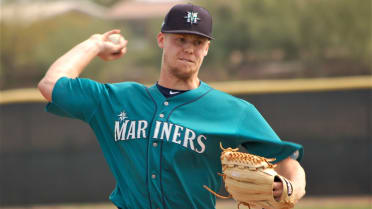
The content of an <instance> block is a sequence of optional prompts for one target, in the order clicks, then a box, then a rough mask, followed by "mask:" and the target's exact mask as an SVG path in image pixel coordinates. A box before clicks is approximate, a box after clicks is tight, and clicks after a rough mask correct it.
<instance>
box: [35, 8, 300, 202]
mask: <svg viewBox="0 0 372 209" xmlns="http://www.w3.org/2000/svg"><path fill="white" fill-rule="evenodd" d="M211 32H212V18H211V16H210V15H209V13H208V12H207V11H206V10H205V9H203V8H201V7H198V6H195V5H191V4H181V5H176V6H175V7H173V8H172V9H171V10H170V11H169V12H168V14H167V15H166V17H165V20H164V23H163V26H162V29H161V32H160V33H159V34H158V36H157V42H158V46H159V47H160V48H161V49H162V50H163V56H162V62H161V71H160V77H159V80H158V82H157V83H156V84H155V85H154V86H151V87H149V88H147V87H145V86H144V85H141V84H138V83H134V82H122V83H116V84H102V83H99V82H95V81H92V80H89V79H83V78H78V77H79V75H80V73H81V72H82V71H83V69H84V68H85V66H86V65H87V64H88V63H89V62H90V61H91V60H92V59H93V58H95V57H96V56H99V57H100V58H102V59H104V60H114V59H118V58H120V57H122V56H123V55H124V54H125V53H126V45H127V41H126V40H124V39H123V38H122V37H121V40H120V43H117V44H113V43H112V42H110V41H109V36H110V35H112V34H118V33H120V31H118V30H113V31H109V32H107V33H105V34H102V35H101V34H96V35H93V36H91V37H90V38H89V39H88V40H86V41H84V42H82V43H80V44H79V45H77V46H75V47H74V48H73V49H71V50H70V51H69V52H67V53H66V54H65V55H63V56H62V57H60V58H59V59H58V60H57V61H56V62H55V63H54V64H53V65H52V66H51V67H50V68H49V70H48V72H47V73H46V75H45V77H44V78H43V79H42V80H41V81H40V83H39V86H38V87H39V89H40V91H41V93H42V94H43V96H44V97H45V98H46V99H47V100H48V101H49V102H50V103H49V104H48V106H47V110H48V111H49V112H52V113H54V114H58V115H62V116H67V117H72V118H77V119H80V120H83V121H85V122H87V123H88V124H89V125H90V126H91V127H92V129H93V131H94V132H95V134H96V136H97V139H98V142H99V144H100V146H101V148H102V151H103V153H104V156H105V158H106V160H107V162H108V164H109V166H110V169H111V171H112V173H113V175H114V177H115V179H116V181H117V185H116V188H115V190H114V191H113V193H112V194H111V196H110V199H111V201H112V202H113V203H114V204H115V205H116V206H117V207H118V208H122V209H124V208H153V209H157V208H170V209H174V208H197V209H204V208H205V209H207V208H208V209H211V208H214V207H215V204H216V200H215V197H214V196H213V195H212V194H211V193H209V192H208V191H207V190H205V189H204V188H203V185H207V186H208V187H209V188H211V189H213V190H214V191H218V190H219V188H220V186H221V183H222V180H221V177H220V176H218V175H217V173H218V172H221V163H220V161H219V156H220V153H221V150H220V148H219V143H220V142H222V144H223V146H225V147H237V146H239V145H240V144H243V145H244V146H245V147H246V148H247V149H248V151H250V152H251V153H255V154H258V155H261V156H265V157H275V158H276V159H277V167H276V170H277V172H278V173H279V174H280V175H282V176H284V177H286V178H287V179H289V180H290V181H291V182H292V186H293V188H294V194H293V195H295V197H296V199H297V200H298V199H300V198H301V197H302V196H303V195H304V194H305V173H304V170H303V169H302V167H301V166H300V164H299V163H298V161H297V160H299V159H300V158H301V156H302V147H301V145H298V144H294V143H291V142H285V141H281V140H280V139H279V137H278V136H277V135H276V134H275V133H274V131H273V130H272V129H271V128H270V126H269V125H268V124H267V123H266V121H265V120H264V119H263V118H262V116H261V115H260V114H259V112H258V111H257V110H256V109H255V107H254V106H253V105H251V104H250V103H248V102H246V101H243V100H241V99H238V98H235V97H233V96H230V95H228V94H225V93H222V92H220V91H217V90H215V89H213V88H211V87H210V86H208V85H207V84H206V83H204V82H202V81H200V80H199V78H198V72H199V69H200V66H201V64H202V63H203V59H204V57H205V56H206V55H207V54H208V49H209V45H210V40H211V39H212V37H211ZM293 153H297V156H296V157H295V158H296V159H297V160H296V159H293V157H291V156H292V155H293ZM282 186H283V185H282V183H275V185H274V196H275V197H276V198H277V197H280V196H281V194H282Z"/></svg>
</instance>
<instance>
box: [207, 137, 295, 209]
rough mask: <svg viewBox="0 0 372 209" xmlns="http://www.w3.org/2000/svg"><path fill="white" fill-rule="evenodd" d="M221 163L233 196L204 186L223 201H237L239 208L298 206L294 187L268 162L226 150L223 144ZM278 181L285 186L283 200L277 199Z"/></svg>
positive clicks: (281, 198) (229, 190)
mask: <svg viewBox="0 0 372 209" xmlns="http://www.w3.org/2000/svg"><path fill="white" fill-rule="evenodd" d="M220 146H221V149H222V153H221V164H222V172H223V174H219V175H221V176H222V177H223V180H224V182H225V188H226V191H227V192H228V193H230V195H229V196H228V197H224V196H221V195H219V194H217V193H215V192H214V191H213V190H211V189H210V188H208V187H207V186H205V185H204V188H205V189H207V190H208V191H210V192H211V193H213V194H214V195H216V196H217V197H219V198H231V197H232V198H233V199H235V200H236V201H237V202H238V208H239V206H240V205H241V204H242V205H246V206H248V208H250V209H251V208H259V209H261V208H264V209H290V208H293V207H294V195H292V194H293V187H292V184H291V183H290V181H289V180H287V179H286V178H284V177H282V176H280V175H278V174H277V173H276V171H275V170H274V167H275V165H273V164H271V162H272V161H274V160H275V159H268V158H264V157H260V156H257V155H252V154H249V153H242V152H238V148H236V149H232V148H227V149H225V148H223V147H222V144H220ZM274 181H281V182H282V183H283V193H282V195H281V197H280V200H275V199H274V196H273V183H274Z"/></svg>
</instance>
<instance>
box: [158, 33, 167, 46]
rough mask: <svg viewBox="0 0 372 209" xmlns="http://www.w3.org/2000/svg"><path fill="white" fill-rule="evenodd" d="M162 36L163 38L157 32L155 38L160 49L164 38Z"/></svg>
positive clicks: (162, 34) (161, 34)
mask: <svg viewBox="0 0 372 209" xmlns="http://www.w3.org/2000/svg"><path fill="white" fill-rule="evenodd" d="M164 36H165V35H164V33H162V32H159V33H158V35H157V37H156V39H157V41H158V46H159V48H161V49H162V48H164V38H165V37H164Z"/></svg>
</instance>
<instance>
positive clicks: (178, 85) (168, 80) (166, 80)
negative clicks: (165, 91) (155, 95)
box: [158, 71, 200, 90]
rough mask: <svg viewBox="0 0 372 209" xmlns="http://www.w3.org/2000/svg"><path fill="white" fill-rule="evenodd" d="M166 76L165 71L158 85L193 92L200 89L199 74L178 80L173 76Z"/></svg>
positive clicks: (161, 74)
mask: <svg viewBox="0 0 372 209" xmlns="http://www.w3.org/2000/svg"><path fill="white" fill-rule="evenodd" d="M165 74H166V73H165V72H164V71H162V72H161V73H160V78H159V81H158V84H159V85H161V86H163V87H166V88H169V89H177V90H191V89H196V88H198V87H199V85H200V80H199V78H198V76H197V74H194V75H192V76H190V77H187V78H178V77H176V76H174V75H172V74H167V75H165Z"/></svg>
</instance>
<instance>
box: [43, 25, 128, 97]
mask: <svg viewBox="0 0 372 209" xmlns="http://www.w3.org/2000/svg"><path fill="white" fill-rule="evenodd" d="M119 33H120V30H112V31H109V32H106V33H104V34H95V35H92V36H91V37H90V38H89V39H87V40H85V41H83V42H82V43H80V44H78V45H76V46H75V47H74V48H72V49H71V50H70V51H68V52H67V53H66V54H64V55H63V56H62V57H60V58H58V59H57V60H56V61H55V62H54V63H53V64H52V65H51V66H50V68H49V69H48V71H47V72H46V74H45V76H44V77H43V79H41V81H40V82H39V84H38V88H39V91H40V92H41V94H42V95H43V96H44V97H45V99H47V100H48V101H52V92H53V88H54V85H55V84H56V82H57V80H58V79H59V78H61V77H64V76H66V77H69V78H76V77H78V76H79V75H80V74H81V73H82V72H83V70H84V68H85V67H86V66H87V65H88V64H89V63H90V62H91V61H92V60H93V58H95V57H96V56H99V57H100V58H101V59H103V60H105V61H109V60H115V59H118V58H120V57H121V56H123V55H124V54H125V53H126V50H127V49H126V45H127V41H126V40H124V38H123V37H121V38H120V42H119V43H115V44H114V43H113V42H111V41H110V40H109V36H110V35H112V34H119Z"/></svg>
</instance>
